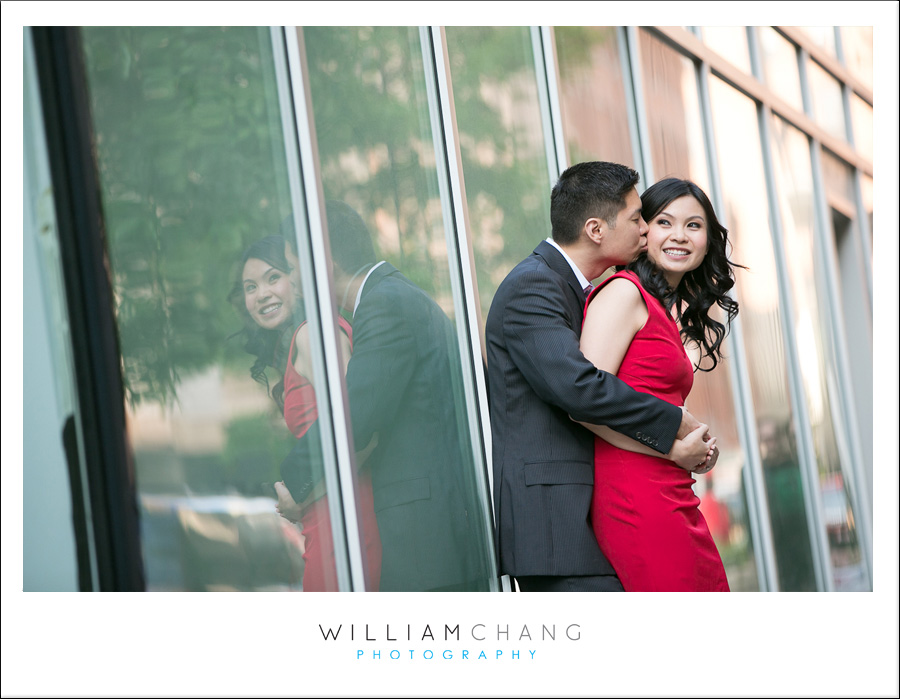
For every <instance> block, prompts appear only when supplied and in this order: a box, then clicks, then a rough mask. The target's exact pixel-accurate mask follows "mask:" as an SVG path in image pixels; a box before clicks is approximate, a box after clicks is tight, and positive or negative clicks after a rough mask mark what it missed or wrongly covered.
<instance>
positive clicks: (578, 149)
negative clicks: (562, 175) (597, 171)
mask: <svg viewBox="0 0 900 699" xmlns="http://www.w3.org/2000/svg"><path fill="white" fill-rule="evenodd" d="M554 32H555V37H556V52H557V57H558V60H559V101H560V109H561V110H562V119H563V130H564V132H565V135H566V145H567V146H568V149H569V162H570V163H579V162H582V161H585V160H609V161H612V162H615V163H622V164H624V165H628V166H629V167H635V165H636V164H635V160H634V153H633V152H632V149H631V142H632V141H631V137H632V134H631V125H630V124H629V120H628V108H627V106H626V105H627V102H626V99H627V98H626V92H625V82H624V74H623V72H622V63H621V60H620V50H621V48H622V47H620V46H619V38H618V33H617V30H616V28H615V27H556V28H555V29H554Z"/></svg>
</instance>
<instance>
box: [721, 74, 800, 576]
mask: <svg viewBox="0 0 900 699" xmlns="http://www.w3.org/2000/svg"><path fill="white" fill-rule="evenodd" d="M710 101H711V107H712V118H713V125H714V127H715V128H714V130H715V139H716V148H717V151H718V159H719V167H720V174H721V182H722V190H723V193H722V198H723V200H724V203H725V211H724V215H723V223H724V225H725V226H726V227H727V228H728V230H729V237H730V238H731V240H732V243H733V245H734V254H733V259H734V260H735V261H736V262H738V263H740V264H743V265H746V266H747V267H748V268H749V269H748V270H741V269H739V270H737V272H736V274H735V276H736V282H737V283H736V290H737V298H738V301H739V302H740V304H741V308H740V318H741V327H742V330H743V335H744V342H745V355H746V357H747V364H748V366H747V370H748V373H749V377H748V378H749V383H750V389H751V395H752V399H753V406H754V413H755V415H754V417H755V422H756V432H757V436H758V438H759V453H760V457H761V459H762V464H763V477H764V484H765V491H766V497H767V502H768V508H769V515H770V518H771V522H770V527H771V531H772V539H773V545H774V548H775V558H776V564H777V573H778V585H779V588H780V589H782V590H815V589H816V577H815V570H814V568H813V565H814V564H813V552H812V548H811V540H810V530H809V523H808V517H807V511H806V504H805V498H804V487H805V486H804V476H803V473H802V469H801V467H800V460H799V453H798V448H797V438H796V435H795V432H794V414H793V407H792V401H791V395H790V389H789V385H788V375H787V371H788V369H787V359H786V348H785V346H784V340H783V336H784V335H783V334H784V329H783V327H782V324H781V313H780V308H779V304H780V300H779V295H778V276H777V271H776V267H775V255H774V250H773V245H772V237H771V231H770V228H769V219H768V216H767V215H766V211H767V210H768V207H769V204H768V200H767V195H766V186H765V176H764V172H763V163H762V154H761V152H760V145H759V144H760V141H759V126H758V123H757V115H756V106H755V104H754V103H753V102H752V101H751V100H750V99H748V98H746V97H744V96H743V95H741V94H740V93H739V92H737V90H735V89H733V88H731V87H729V86H728V85H726V84H725V83H724V82H723V81H722V80H720V79H719V78H716V77H713V78H711V80H710Z"/></svg>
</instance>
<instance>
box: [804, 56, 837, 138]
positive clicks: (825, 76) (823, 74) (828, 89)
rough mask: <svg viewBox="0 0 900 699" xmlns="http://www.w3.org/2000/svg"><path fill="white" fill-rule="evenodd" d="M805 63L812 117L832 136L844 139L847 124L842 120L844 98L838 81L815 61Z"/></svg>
mask: <svg viewBox="0 0 900 699" xmlns="http://www.w3.org/2000/svg"><path fill="white" fill-rule="evenodd" d="M806 65H807V74H808V76H809V89H810V93H811V97H812V104H813V118H814V119H815V120H816V123H818V124H819V125H820V126H821V127H822V128H823V129H825V130H826V131H827V132H828V133H830V134H831V135H832V136H834V137H835V138H839V139H841V140H842V141H846V140H847V125H846V122H845V121H844V99H843V96H842V94H841V85H840V83H839V82H838V81H837V80H835V79H834V77H833V76H832V75H831V73H828V72H827V71H826V70H825V69H824V68H822V66H820V65H819V64H818V63H816V62H815V61H808V62H807V64H806Z"/></svg>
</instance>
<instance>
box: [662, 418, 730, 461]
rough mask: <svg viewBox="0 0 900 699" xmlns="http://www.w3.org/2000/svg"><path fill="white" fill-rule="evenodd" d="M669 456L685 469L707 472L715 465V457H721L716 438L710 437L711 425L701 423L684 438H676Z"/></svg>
mask: <svg viewBox="0 0 900 699" xmlns="http://www.w3.org/2000/svg"><path fill="white" fill-rule="evenodd" d="M667 457H668V458H669V459H671V460H672V461H674V462H675V463H676V464H677V465H678V466H680V467H681V468H683V469H684V470H685V471H691V472H700V473H706V472H707V471H709V470H710V469H712V467H713V466H715V459H718V458H719V450H718V448H717V447H716V438H715V437H710V435H709V427H708V426H707V425H704V424H702V423H701V424H700V425H699V426H698V427H697V428H696V429H694V430H693V431H691V432H689V433H688V434H687V436H685V438H684V439H676V440H675V443H674V444H673V445H672V450H671V451H670V452H669V453H668V454H667ZM710 461H711V462H712V463H711V464H710ZM707 466H708V468H707ZM699 469H706V470H704V471H700V470H699Z"/></svg>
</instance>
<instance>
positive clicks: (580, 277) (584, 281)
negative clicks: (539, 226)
mask: <svg viewBox="0 0 900 699" xmlns="http://www.w3.org/2000/svg"><path fill="white" fill-rule="evenodd" d="M547 242H548V243H550V245H552V246H553V247H555V248H556V249H557V250H559V252H560V254H561V255H562V256H563V259H564V260H565V261H566V262H568V263H569V267H571V268H572V271H573V272H574V273H575V276H576V277H578V283H579V284H581V288H582V289H584V288H586V287H587V286H588V285H589V284H590V282H589V281H588V278H587V277H585V276H584V274H583V273H582V272H581V270H580V269H578V265H576V264H575V263H574V262H572V258H571V257H569V256H568V255H567V254H566V251H565V250H563V249H562V248H561V247H560V246H559V243H557V242H556V241H555V240H553V238H547Z"/></svg>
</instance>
